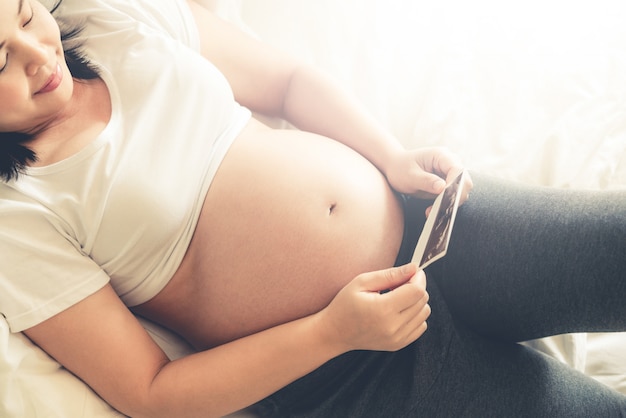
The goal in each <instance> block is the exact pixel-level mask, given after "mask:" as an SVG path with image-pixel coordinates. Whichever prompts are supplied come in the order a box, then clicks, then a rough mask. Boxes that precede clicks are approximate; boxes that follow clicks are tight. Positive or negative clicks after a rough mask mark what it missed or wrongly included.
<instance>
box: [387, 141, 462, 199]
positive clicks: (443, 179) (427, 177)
mask: <svg viewBox="0 0 626 418" xmlns="http://www.w3.org/2000/svg"><path fill="white" fill-rule="evenodd" d="M461 171H463V164H461V161H460V159H459V158H458V156H456V155H455V154H453V153H452V152H450V151H449V150H448V149H446V148H441V147H432V148H420V149H416V150H410V151H400V152H397V153H395V154H393V156H392V157H391V159H390V160H389V161H388V162H387V164H386V167H385V175H386V176H387V180H388V181H389V184H390V185H391V187H393V188H394V189H395V190H396V191H398V192H400V193H406V194H410V195H413V196H416V197H419V198H424V199H428V198H434V197H435V196H436V195H438V194H439V193H441V192H442V191H443V189H444V188H445V187H446V184H448V183H450V182H451V181H452V180H454V179H455V178H456V176H458V175H459V173H460V172H461ZM472 187H473V184H472V180H471V178H470V177H469V175H467V176H466V177H465V182H464V184H463V194H462V195H461V204H463V202H465V200H467V198H468V196H469V192H470V190H471V189H472Z"/></svg>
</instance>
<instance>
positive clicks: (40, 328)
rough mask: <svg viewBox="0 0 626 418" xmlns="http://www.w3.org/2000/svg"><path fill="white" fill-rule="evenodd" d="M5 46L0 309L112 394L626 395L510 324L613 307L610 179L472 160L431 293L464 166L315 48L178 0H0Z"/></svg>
mask: <svg viewBox="0 0 626 418" xmlns="http://www.w3.org/2000/svg"><path fill="white" fill-rule="evenodd" d="M0 51H1V52H2V54H1V55H0V96H1V97H2V101H1V102H0V132H2V133H1V134H0V163H1V166H0V170H1V171H0V175H1V176H2V177H3V179H4V181H3V182H2V183H1V184H0V225H1V230H0V313H2V314H3V315H4V316H5V317H6V319H7V322H8V323H9V324H10V327H11V330H12V332H24V333H25V334H26V335H27V336H28V337H29V338H31V339H32V340H33V341H34V342H35V343H36V344H38V345H39V346H40V347H41V348H42V349H44V350H45V351H46V352H47V353H48V354H50V355H51V356H53V357H54V358H56V359H57V360H58V361H59V362H60V363H61V364H63V365H64V366H65V367H67V368H68V369H69V370H70V371H72V372H73V373H75V374H76V375H77V376H79V377H80V378H81V379H82V380H84V381H85V382H86V383H87V384H88V385H90V386H91V387H92V388H93V389H94V390H95V391H96V392H97V393H98V394H99V395H100V396H102V397H103V398H104V399H105V400H106V401H107V402H109V403H110V404H111V405H112V406H114V407H115V408H117V409H118V410H120V411H121V412H123V413H125V414H127V415H130V416H134V417H142V416H146V417H158V416H165V417H186V416H199V417H206V416H221V415H224V414H227V413H230V412H233V411H236V410H239V409H241V408H244V407H248V406H251V405H252V406H253V407H252V408H253V409H254V411H255V412H256V413H258V414H260V415H267V416H324V417H327V416H422V415H425V416H434V415H437V414H439V415H444V416H456V415H463V414H467V415H473V416H476V415H483V416H484V415H494V414H495V415H502V414H506V413H507V411H522V413H525V414H527V415H533V416H541V415H543V414H548V413H550V414H551V415H556V416H559V415H561V416H576V414H580V416H589V415H590V414H594V415H597V414H600V415H603V416H611V414H614V415H617V414H619V413H622V414H625V413H626V399H625V398H624V396H622V395H619V394H617V393H614V392H612V391H610V390H609V389H607V388H604V387H602V386H601V385H599V384H596V383H595V382H592V381H590V380H589V379H587V378H585V377H584V376H582V375H580V374H577V373H576V372H574V371H571V370H569V369H568V368H566V367H565V366H563V365H561V364H558V363H556V362H554V361H551V360H549V359H547V358H545V357H543V356H542V355H539V354H537V353H535V352H533V351H532V350H529V349H525V348H523V347H521V346H519V345H517V344H516V343H515V342H516V341H519V340H523V339H528V338H536V337H540V336H545V335H552V334H556V333H563V332H572V331H578V330H580V331H582V330H589V331H593V330H615V331H617V330H624V329H626V304H624V303H623V299H624V297H625V296H626V284H625V283H626V280H624V271H626V266H625V265H624V264H625V261H624V256H623V255H624V253H625V252H626V250H625V248H624V245H625V244H624V243H625V241H626V240H625V239H624V238H625V236H626V225H625V223H626V222H625V219H626V216H625V213H624V211H625V208H626V197H625V195H624V193H619V192H614V193H610V194H609V193H593V194H592V193H583V192H580V193H578V192H567V193H565V192H557V191H552V190H535V189H526V188H524V187H521V186H514V185H510V184H501V183H499V182H496V181H493V180H490V179H486V178H483V177H481V176H478V175H475V176H474V182H472V180H469V179H468V180H467V181H466V183H465V185H464V192H463V196H462V200H463V201H465V200H466V199H467V197H468V194H469V191H470V190H472V188H473V191H472V199H470V200H468V201H467V203H466V204H465V205H464V206H463V207H462V208H461V210H460V212H459V214H458V220H457V222H458V225H457V226H456V227H455V234H454V238H453V241H452V243H451V248H450V254H449V255H448V256H447V257H446V258H445V259H443V260H441V261H440V262H437V263H436V264H434V265H433V268H432V269H431V270H429V271H428V272H427V273H428V276H429V286H428V291H427V290H426V273H424V272H423V271H418V270H417V268H416V266H415V265H414V264H412V263H409V261H410V256H411V253H412V249H413V248H414V245H415V240H416V236H415V235H416V234H418V233H419V230H420V228H421V226H420V225H421V224H422V223H423V222H424V219H423V218H424V213H425V211H427V207H428V203H427V202H428V201H427V200H421V199H428V198H431V197H433V196H434V195H435V194H437V193H439V192H441V191H442V190H443V188H444V187H445V184H446V181H450V180H451V179H452V178H454V177H455V176H456V175H457V174H458V173H459V172H460V170H462V165H461V164H460V163H459V162H458V160H457V158H456V157H455V156H454V155H452V154H450V153H449V152H448V151H446V150H443V149H438V148H429V149H419V150H411V151H406V150H404V149H403V148H402V147H401V146H400V145H399V143H398V142H397V141H396V140H395V139H394V138H393V137H392V136H391V135H390V134H388V133H387V132H386V131H385V130H384V129H383V128H381V127H380V126H378V125H377V124H375V123H374V122H373V121H372V119H371V118H370V117H369V116H368V115H367V114H366V112H364V111H363V110H362V109H361V107H359V105H357V104H356V103H355V102H354V101H353V100H352V99H350V98H349V97H348V96H347V95H346V94H345V93H343V92H342V91H341V90H340V89H339V88H338V87H337V86H336V85H335V84H333V83H332V82H331V81H330V80H328V79H327V78H326V77H325V76H324V75H322V74H320V73H319V72H317V71H315V70H314V69H311V68H309V67H307V66H304V65H301V64H300V63H298V62H297V61H294V60H292V59H291V58H289V57H286V56H284V55H282V54H280V53H278V52H276V51H274V50H272V49H270V48H268V47H266V46H264V45H262V44H261V43H259V42H258V41H256V40H254V39H252V38H250V37H248V36H246V35H244V34H243V33H241V32H240V31H238V30H236V29H235V28H233V27H231V26H230V25H228V24H227V23H225V22H223V21H221V20H219V19H218V18H216V17H214V16H213V15H211V14H210V13H209V12H208V11H207V10H205V9H203V8H202V7H201V6H198V5H197V4H196V3H194V2H189V3H186V2H184V1H182V0H171V1H168V0H158V1H154V0H151V1H148V0H138V1H135V2H128V1H122V0H112V1H104V0H63V1H62V2H60V3H59V4H56V5H55V6H54V8H53V10H52V11H50V10H48V9H47V8H46V7H44V6H43V5H42V4H41V3H40V2H39V1H37V0H3V1H2V2H0ZM256 114H263V115H269V116H274V117H282V118H284V119H286V120H288V121H289V122H290V123H292V124H293V125H295V126H296V127H298V128H299V130H298V131H296V130H275V129H271V128H269V127H267V126H266V125H264V124H262V123H261V122H259V121H257V119H256V118H255V116H256ZM253 115H254V116H253ZM331 138H332V139H331ZM474 183H475V185H476V186H475V187H474ZM394 265H395V266H396V267H392V266H394ZM389 289H391V291H388V292H387V290H389ZM133 313H134V314H136V315H141V316H144V317H146V318H149V319H151V320H153V321H155V322H158V323H160V324H162V325H164V326H166V327H168V328H170V329H172V330H174V331H175V332H177V333H179V334H180V335H181V336H182V337H184V338H185V339H186V340H187V341H189V342H190V343H191V344H192V345H193V346H194V347H195V348H196V349H197V350H198V353H197V354H194V355H191V356H188V357H186V358H183V359H180V360H176V361H169V360H168V359H167V357H166V356H165V355H164V353H163V352H162V351H161V350H160V348H159V347H158V346H157V345H156V344H155V343H154V342H153V341H152V340H151V339H150V337H149V336H148V334H147V333H146V332H145V331H144V330H143V328H142V327H141V325H140V324H139V322H138V321H137V319H136V317H135V315H133ZM431 313H432V314H431ZM427 320H428V326H427ZM427 328H428V330H427ZM520 408H522V409H520Z"/></svg>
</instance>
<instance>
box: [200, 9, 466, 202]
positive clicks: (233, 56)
mask: <svg viewBox="0 0 626 418" xmlns="http://www.w3.org/2000/svg"><path fill="white" fill-rule="evenodd" d="M189 4H190V7H191V10H192V12H193V14H194V17H195V19H196V22H197V26H198V30H199V32H200V41H201V52H202V54H203V55H204V56H205V57H207V59H209V60H210V61H211V62H212V63H213V64H214V65H216V66H217V67H218V68H219V69H220V71H222V72H223V73H224V75H225V76H226V78H227V79H228V81H229V83H230V85H231V87H232V89H233V91H234V94H235V98H236V100H237V101H238V102H239V103H241V104H242V105H244V106H246V107H248V108H250V109H251V110H253V111H255V112H258V113H261V114H264V115H268V116H275V117H281V118H284V119H285V120H287V121H288V122H290V123H291V124H293V125H294V126H296V127H297V128H299V129H302V130H306V131H309V132H313V133H317V134H320V135H324V136H327V137H329V138H333V139H335V140H337V141H339V142H342V143H344V144H345V145H347V146H349V147H351V148H352V149H354V150H355V151H357V152H359V153H360V154H361V155H363V156H364V157H366V158H367V159H368V160H369V161H370V162H372V163H373V164H374V165H375V166H376V167H377V168H378V169H379V170H380V171H381V172H382V173H384V174H385V175H386V176H387V178H388V179H389V181H390V183H391V184H392V186H394V188H395V189H396V190H398V191H401V192H405V193H416V192H418V191H424V192H426V193H427V194H429V193H430V194H432V193H434V194H436V193H440V192H441V191H442V190H443V188H444V187H445V182H442V181H441V178H443V179H447V180H451V179H452V178H453V177H456V175H457V174H458V173H459V172H460V170H461V169H462V165H461V164H460V162H459V160H458V159H457V158H456V157H455V156H453V155H452V154H451V153H449V152H448V151H446V150H443V149H439V148H431V149H427V150H416V151H406V150H405V149H404V147H403V146H402V145H401V144H400V142H398V140H397V139H396V138H395V137H394V136H393V135H391V134H390V133H389V132H388V131H387V130H386V129H385V128H384V127H383V126H382V125H381V124H379V123H378V122H377V121H376V120H375V119H374V118H373V117H372V116H371V115H370V114H369V113H368V112H367V110H366V109H365V107H364V106H362V105H361V104H360V103H359V102H358V101H357V100H356V99H355V98H353V97H352V96H351V95H350V94H348V93H347V92H346V91H345V90H344V89H342V88H341V86H339V85H338V84H337V83H336V82H334V81H333V80H332V79H331V78H330V77H328V76H327V75H325V74H324V73H322V72H321V71H319V70H317V69H315V68H312V67H311V66H308V65H305V64H303V63H302V62H300V61H299V60H296V59H294V58H293V57H291V56H289V55H288V54H284V53H281V52H279V51H277V50H276V49H274V48H271V47H269V46H268V45H266V44H264V43H262V42H260V41H259V40H257V39H255V38H253V37H251V36H249V35H247V34H246V33H244V32H243V31H241V30H239V29H238V28H236V27H235V26H234V25H231V24H229V23H227V22H225V21H223V20H221V19H219V18H217V17H216V16H214V15H213V14H211V13H210V12H209V11H208V10H207V9H205V8H203V7H202V6H200V5H198V4H197V3H195V2H194V1H192V0H190V1H189ZM470 185H471V182H470ZM467 191H469V190H467Z"/></svg>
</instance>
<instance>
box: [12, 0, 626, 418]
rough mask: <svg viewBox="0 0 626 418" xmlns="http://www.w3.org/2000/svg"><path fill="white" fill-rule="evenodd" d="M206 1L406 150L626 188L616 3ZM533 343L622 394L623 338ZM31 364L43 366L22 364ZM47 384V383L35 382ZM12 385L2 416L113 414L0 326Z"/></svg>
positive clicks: (624, 14) (625, 67) (509, 172)
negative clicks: (344, 90) (435, 147)
mask: <svg viewBox="0 0 626 418" xmlns="http://www.w3.org/2000/svg"><path fill="white" fill-rule="evenodd" d="M198 1H199V2H207V3H211V4H212V5H213V6H216V7H218V8H219V11H220V13H221V14H222V15H223V16H226V17H231V18H233V17H234V20H238V19H239V18H240V15H239V11H241V16H242V17H243V20H244V21H245V22H246V23H247V25H248V26H249V28H250V29H251V30H252V31H253V32H255V33H256V34H257V35H258V36H259V37H261V38H263V39H265V40H267V41H268V42H270V43H273V44H275V45H278V46H279V47H281V48H283V49H286V50H288V51H290V52H292V53H295V54H298V55H300V56H301V57H303V58H304V59H306V60H308V61H310V62H313V63H316V64H317V65H320V66H321V67H323V68H325V69H326V70H328V71H329V72H330V73H332V74H333V75H334V76H336V77H337V78H339V79H340V80H341V81H342V82H343V83H344V85H345V86H347V87H348V89H350V90H352V91H353V92H354V93H356V94H357V96H358V97H360V98H361V100H362V101H363V102H364V103H366V105H367V106H368V108H369V109H370V110H371V111H372V112H373V113H374V114H375V116H376V117H377V118H378V119H379V120H380V121H382V122H383V123H384V124H385V125H386V126H388V127H389V128H390V129H392V130H393V132H394V133H395V134H396V135H397V136H398V137H399V138H401V140H402V141H403V142H404V143H405V144H406V145H407V146H419V145H423V144H428V145H429V144H441V145H447V146H450V147H451V148H453V149H454V150H455V151H457V152H459V153H460V154H461V155H462V156H463V157H464V158H465V160H466V163H467V164H468V166H470V167H472V168H476V169H480V170H483V171H489V172H493V173H496V174H499V175H503V176H505V177H509V178H512V179H519V180H525V181H528V182H532V183H536V184H546V185H556V186H563V187H569V186H572V187H575V186H576V187H577V186H588V187H594V188H606V187H623V186H625V185H626V107H625V106H626V26H624V25H623V24H622V22H624V21H626V3H624V2H622V1H621V0H598V1H595V2H585V3H577V2H570V1H566V0H555V1H551V2H545V1H539V0H531V1H526V2H523V3H519V4H517V3H515V4H512V3H511V2H500V1H495V0H494V1H488V0H475V1H472V2H465V1H462V0H456V1H455V0H442V1H437V2H432V1H426V0H365V1H363V0H358V1H357V0H342V1H341V2H337V1H335V0H317V1H315V2H311V1H305V0H264V1H263V2H259V1H258V0H198ZM235 5H236V6H237V7H239V6H241V9H238V8H237V7H235ZM156 340H157V341H159V342H161V343H163V342H164V341H167V342H170V343H171V342H172V341H174V343H173V346H174V347H182V348H181V350H182V353H184V352H185V349H184V346H179V345H177V343H176V340H175V339H174V338H173V337H172V336H159V337H156ZM178 343H180V342H178ZM534 343H536V344H537V345H538V346H540V347H541V348H542V349H544V350H546V351H547V352H549V353H550V354H552V355H555V356H556V357H557V358H560V359H561V360H562V361H564V362H567V363H569V364H571V365H574V366H576V367H578V368H579V369H580V370H583V371H585V372H586V373H588V374H589V375H591V376H593V377H595V378H597V379H599V380H601V381H603V382H604V383H606V384H608V385H610V386H611V387H614V388H616V389H618V390H621V391H622V392H623V393H626V358H625V353H626V337H625V336H624V334H616V335H606V334H599V335H590V336H589V337H588V338H587V336H586V335H584V334H577V335H573V336H563V337H557V338H551V339H547V340H541V341H539V342H534ZM171 345H172V344H171ZM177 350H178V349H175V350H174V352H179V353H180V351H177ZM173 355H174V356H175V355H176V354H173ZM31 356H37V357H38V358H40V359H42V360H41V364H39V363H27V362H25V361H23V362H20V360H19V359H20V358H25V357H31ZM43 359H45V360H43ZM27 365H32V367H27ZM50 370H53V372H52V373H51V372H49V371H50ZM57 375H58V376H57ZM9 376H11V378H10V379H9ZM41 376H46V379H51V380H47V382H50V384H42V385H41V386H35V383H34V382H37V381H39V382H41V380H38V379H40V378H41ZM4 381H10V382H11V384H10V385H9V386H8V388H7V389H5V386H3V385H2V384H1V383H0V405H2V406H0V408H5V407H4V405H12V406H14V407H13V409H11V410H6V408H5V410H3V409H0V416H6V417H7V418H18V417H24V416H35V417H37V416H46V417H48V416H50V417H70V416H71V417H85V418H90V417H100V416H102V417H107V418H108V417H116V415H115V413H114V412H112V410H108V412H107V413H106V414H104V413H101V412H99V411H101V410H102V406H101V404H98V400H97V398H95V395H93V394H89V396H85V395H83V393H84V390H85V389H84V387H79V386H80V385H78V384H77V382H78V380H77V379H76V378H74V377H73V376H71V375H70V374H69V373H68V372H67V371H65V370H63V369H58V366H57V365H56V363H54V362H53V361H52V360H50V359H49V358H46V357H45V356H42V355H41V353H40V350H39V349H38V348H36V347H35V346H33V345H32V344H31V343H30V342H29V341H28V340H26V339H24V338H22V337H21V336H20V335H19V334H10V333H9V332H8V325H7V324H6V322H4V321H3V320H2V318H0V382H4ZM61 381H63V383H62V384H61V383H59V382H61ZM71 382H73V383H71ZM44 387H45V389H44ZM34 388H36V389H37V390H38V392H37V393H35V394H32V393H31V390H33V389H34ZM72 395H75V397H74V398H72ZM87 398H88V399H87ZM16 399H21V400H20V401H19V402H17V401H15V400H16ZM73 399H77V400H76V401H73ZM83 399H86V400H85V401H84V402H83ZM28 404H32V405H28ZM79 404H80V405H79ZM35 407H37V408H40V409H39V411H46V412H48V411H56V413H55V412H51V413H50V414H47V415H46V414H44V413H43V412H42V413H41V414H37V415H35V414H31V413H29V412H30V411H34V410H35V409H34V408H35ZM81 407H82V409H81ZM29 408H30V409H29ZM79 411H82V413H81V412H79ZM63 412H65V413H63ZM240 415H241V414H240Z"/></svg>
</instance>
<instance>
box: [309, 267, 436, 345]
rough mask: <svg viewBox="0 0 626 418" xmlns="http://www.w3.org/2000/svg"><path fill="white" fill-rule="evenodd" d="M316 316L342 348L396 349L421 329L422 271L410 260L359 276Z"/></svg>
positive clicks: (424, 307) (424, 312) (426, 310)
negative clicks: (409, 261)
mask: <svg viewBox="0 0 626 418" xmlns="http://www.w3.org/2000/svg"><path fill="white" fill-rule="evenodd" d="M387 290H389V291H387ZM319 315H320V319H321V321H322V327H323V329H324V332H325V333H326V336H327V338H329V341H331V342H334V343H337V344H339V345H340V346H342V349H343V350H344V351H351V350H375V351H396V350H400V349H401V348H404V347H406V346H407V345H408V344H410V343H411V342H413V341H415V340H417V339H418V338H419V337H420V336H421V335H422V334H423V333H424V332H425V331H426V327H427V326H426V319H427V318H428V317H429V315H430V306H429V305H428V292H427V291H426V275H425V274H424V272H423V271H422V270H418V269H417V266H416V265H415V264H413V263H410V264H407V265H405V266H401V267H394V268H390V269H386V270H380V271H375V272H368V273H363V274H360V275H359V276H357V277H356V278H354V279H353V280H352V281H351V282H350V283H348V284H347V285H346V286H345V287H344V288H343V289H342V290H341V291H340V292H339V293H338V294H337V296H335V298H334V299H333V300H332V302H331V303H330V304H329V305H328V306H327V307H326V308H325V309H323V310H322V311H320V312H319Z"/></svg>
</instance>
